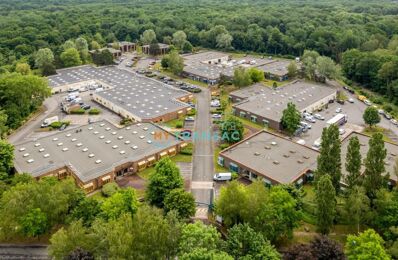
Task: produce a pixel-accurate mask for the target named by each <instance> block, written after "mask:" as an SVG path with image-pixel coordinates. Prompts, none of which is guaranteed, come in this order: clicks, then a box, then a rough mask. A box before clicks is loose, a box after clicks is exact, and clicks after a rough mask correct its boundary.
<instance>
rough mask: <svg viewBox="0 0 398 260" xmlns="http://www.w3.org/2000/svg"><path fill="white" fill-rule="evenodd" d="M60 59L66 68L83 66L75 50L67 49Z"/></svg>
mask: <svg viewBox="0 0 398 260" xmlns="http://www.w3.org/2000/svg"><path fill="white" fill-rule="evenodd" d="M60 58H61V61H62V63H63V64H64V66H65V67H73V66H79V65H81V64H82V60H81V58H80V55H79V52H78V51H77V50H76V49H75V48H69V49H66V50H65V51H64V52H63V53H61V56H60Z"/></svg>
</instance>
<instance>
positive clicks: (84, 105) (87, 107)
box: [80, 104, 91, 110]
mask: <svg viewBox="0 0 398 260" xmlns="http://www.w3.org/2000/svg"><path fill="white" fill-rule="evenodd" d="M80 107H81V108H83V109H84V110H89V109H90V108H91V106H90V105H86V104H83V105H81V106H80Z"/></svg>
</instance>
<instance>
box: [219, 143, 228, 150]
mask: <svg viewBox="0 0 398 260" xmlns="http://www.w3.org/2000/svg"><path fill="white" fill-rule="evenodd" d="M218 147H220V149H221V150H224V149H226V148H228V147H229V144H220V145H219V146H218Z"/></svg>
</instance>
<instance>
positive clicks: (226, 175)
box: [213, 172, 232, 181]
mask: <svg viewBox="0 0 398 260" xmlns="http://www.w3.org/2000/svg"><path fill="white" fill-rule="evenodd" d="M213 180H215V181H230V180H232V173H230V172H220V173H216V174H214V176H213Z"/></svg>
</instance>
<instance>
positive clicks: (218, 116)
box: [211, 114, 222, 119]
mask: <svg viewBox="0 0 398 260" xmlns="http://www.w3.org/2000/svg"><path fill="white" fill-rule="evenodd" d="M211 117H212V118H213V119H221V117H222V116H221V115H220V114H212V115H211Z"/></svg>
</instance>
